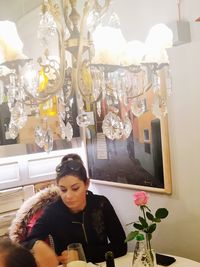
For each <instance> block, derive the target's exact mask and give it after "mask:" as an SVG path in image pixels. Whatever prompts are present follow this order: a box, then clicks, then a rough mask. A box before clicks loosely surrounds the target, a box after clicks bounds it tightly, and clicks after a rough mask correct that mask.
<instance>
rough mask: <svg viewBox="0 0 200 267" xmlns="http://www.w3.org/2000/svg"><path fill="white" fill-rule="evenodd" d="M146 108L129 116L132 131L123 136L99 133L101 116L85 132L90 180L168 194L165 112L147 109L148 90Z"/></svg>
mask: <svg viewBox="0 0 200 267" xmlns="http://www.w3.org/2000/svg"><path fill="white" fill-rule="evenodd" d="M145 98H146V110H145V112H144V113H143V114H142V115H141V116H139V117H136V116H134V115H133V114H131V112H130V113H129V118H130V120H131V123H132V132H131V134H130V136H129V137H128V138H127V139H125V140H121V139H120V140H111V139H109V138H107V137H106V136H105V135H104V134H103V133H102V127H101V126H102V120H103V118H102V119H101V118H98V116H96V122H95V126H91V127H90V128H89V132H88V134H87V146H86V147H87V156H88V168H89V174H90V177H91V180H92V182H94V183H98V184H104V185H112V186H118V187H124V188H134V189H139V190H140V189H141V190H145V191H154V192H160V193H166V194H170V193H171V190H172V184H171V169H170V152H169V137H168V119H167V115H165V116H163V117H162V118H161V119H158V118H156V117H155V116H154V115H153V114H152V111H151V106H152V90H149V91H148V92H147V93H146V95H145Z"/></svg>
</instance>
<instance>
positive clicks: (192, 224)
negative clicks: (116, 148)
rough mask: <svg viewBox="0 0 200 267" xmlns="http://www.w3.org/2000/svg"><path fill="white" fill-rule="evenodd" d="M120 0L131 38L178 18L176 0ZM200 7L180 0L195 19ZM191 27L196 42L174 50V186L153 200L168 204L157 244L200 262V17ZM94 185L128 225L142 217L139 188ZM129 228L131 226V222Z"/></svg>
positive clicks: (171, 121)
mask: <svg viewBox="0 0 200 267" xmlns="http://www.w3.org/2000/svg"><path fill="white" fill-rule="evenodd" d="M115 4H116V8H117V12H118V15H119V16H120V18H121V26H122V28H123V30H124V34H125V35H126V38H127V39H129V40H131V39H140V40H144V39H145V36H146V34H147V32H148V29H149V28H150V27H151V26H152V25H154V24H155V23H157V22H171V21H173V20H176V19H177V7H176V1H175V0H167V1H166V0H140V1H134V0H124V1H120V0H118V1H117V0H116V1H115ZM113 8H114V4H113ZM199 10H200V1H199V0H187V1H186V0H182V1H181V16H182V17H183V18H185V19H186V18H187V19H188V20H189V21H190V22H193V21H194V20H195V19H196V18H197V17H199V16H200V13H199ZM126 22H127V23H126ZM191 30H192V42H191V43H188V44H185V45H182V46H178V47H174V48H172V49H170V51H169V55H170V63H171V68H172V78H173V94H172V96H171V97H170V98H169V105H168V108H169V114H168V117H169V134H170V150H171V169H172V182H173V184H172V186H173V187H172V190H173V191H172V194H171V195H163V194H158V193H149V194H150V202H149V204H150V207H151V208H152V210H156V209H157V208H159V207H166V208H167V209H168V210H169V216H168V218H167V219H166V220H165V221H163V222H162V223H161V224H160V225H158V229H157V230H156V232H155V234H154V236H153V241H152V243H153V247H154V248H155V249H156V250H157V251H160V252H163V253H169V254H173V255H178V256H183V257H187V258H190V259H193V260H197V261H199V262H200V253H199V251H200V230H199V228H200V168H199V166H200V164H199V151H200V123H199V114H200V104H199V100H200V90H199V89H200V23H197V22H196V23H191ZM91 189H92V190H93V191H94V192H97V193H99V194H104V195H106V196H107V197H109V199H110V200H111V202H112V204H113V206H114V207H115V209H116V211H117V213H118V214H119V217H120V219H121V221H122V223H123V225H124V226H125V224H126V223H128V222H132V221H134V220H136V219H137V218H138V208H137V207H135V206H134V205H133V193H134V192H135V190H129V189H123V188H117V187H110V186H104V185H99V184H98V185H97V184H92V185H91ZM125 229H126V231H127V232H128V231H130V229H132V228H131V227H129V229H127V228H126V227H125ZM131 243H132V244H131ZM131 243H130V244H129V246H130V247H129V248H130V250H131V249H132V247H133V242H131Z"/></svg>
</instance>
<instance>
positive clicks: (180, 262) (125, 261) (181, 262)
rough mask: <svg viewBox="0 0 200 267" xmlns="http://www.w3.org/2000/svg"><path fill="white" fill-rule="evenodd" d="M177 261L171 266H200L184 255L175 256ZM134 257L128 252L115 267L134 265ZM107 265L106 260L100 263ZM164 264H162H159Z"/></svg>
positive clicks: (118, 259)
mask: <svg viewBox="0 0 200 267" xmlns="http://www.w3.org/2000/svg"><path fill="white" fill-rule="evenodd" d="M173 257H174V258H175V259H176V261H175V262H174V263H172V264H171V265H169V266H170V267H200V263H199V262H196V261H193V260H189V259H186V258H182V257H177V256H173ZM132 258H133V253H127V254H126V255H125V256H122V257H119V258H117V259H115V267H132V265H131V264H132ZM100 266H101V267H106V264H105V262H103V263H101V264H99V267H100ZM157 266H158V267H159V266H162V265H157Z"/></svg>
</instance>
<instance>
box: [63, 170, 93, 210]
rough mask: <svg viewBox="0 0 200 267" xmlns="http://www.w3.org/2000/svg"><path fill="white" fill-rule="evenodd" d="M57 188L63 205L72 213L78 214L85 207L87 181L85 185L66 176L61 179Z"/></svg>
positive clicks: (72, 177)
mask: <svg viewBox="0 0 200 267" xmlns="http://www.w3.org/2000/svg"><path fill="white" fill-rule="evenodd" d="M58 186H59V188H60V196H61V198H62V201H63V203H64V204H65V205H66V206H67V207H68V208H69V209H70V210H71V211H72V212H75V213H76V212H79V211H81V210H83V209H84V208H85V206H86V192H87V190H88V186H89V180H88V181H87V183H86V184H85V183H84V182H83V181H82V180H80V179H79V178H77V177H75V176H71V175H67V176H64V177H62V178H61V179H60V180H59V182H58Z"/></svg>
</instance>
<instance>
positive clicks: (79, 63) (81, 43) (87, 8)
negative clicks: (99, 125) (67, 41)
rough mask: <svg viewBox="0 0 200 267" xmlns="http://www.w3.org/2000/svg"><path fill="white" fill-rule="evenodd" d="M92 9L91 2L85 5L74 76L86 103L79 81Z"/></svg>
mask: <svg viewBox="0 0 200 267" xmlns="http://www.w3.org/2000/svg"><path fill="white" fill-rule="evenodd" d="M91 8H92V6H91V1H87V2H86V3H85V5H84V9H83V16H82V19H81V24H80V36H79V46H78V54H77V67H76V72H75V75H74V78H75V86H76V88H77V89H78V90H79V92H80V94H81V95H82V97H83V99H84V100H85V101H86V98H85V94H84V93H83V91H82V89H81V86H80V83H79V81H80V78H79V75H80V73H81V67H82V63H83V62H82V54H83V47H84V37H83V32H84V28H85V25H86V21H87V17H88V14H89V12H90V10H91Z"/></svg>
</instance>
